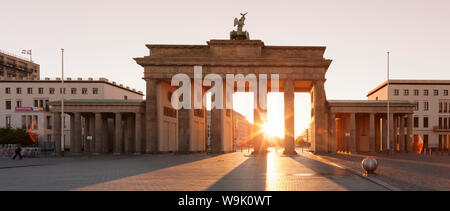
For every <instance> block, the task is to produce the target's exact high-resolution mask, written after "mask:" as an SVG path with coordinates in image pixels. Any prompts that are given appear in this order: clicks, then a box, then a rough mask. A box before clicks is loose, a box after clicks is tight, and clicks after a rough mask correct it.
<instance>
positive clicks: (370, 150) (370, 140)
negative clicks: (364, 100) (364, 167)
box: [369, 113, 375, 153]
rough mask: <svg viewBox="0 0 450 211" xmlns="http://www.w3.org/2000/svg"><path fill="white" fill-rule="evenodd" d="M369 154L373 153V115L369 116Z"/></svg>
mask: <svg viewBox="0 0 450 211" xmlns="http://www.w3.org/2000/svg"><path fill="white" fill-rule="evenodd" d="M369 152H370V153H375V114H374V113H370V114H369Z"/></svg>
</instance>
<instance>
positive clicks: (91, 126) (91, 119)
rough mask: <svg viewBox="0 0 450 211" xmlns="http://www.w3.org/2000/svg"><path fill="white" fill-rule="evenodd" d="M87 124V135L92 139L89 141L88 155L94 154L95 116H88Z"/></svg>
mask: <svg viewBox="0 0 450 211" xmlns="http://www.w3.org/2000/svg"><path fill="white" fill-rule="evenodd" d="M88 118H89V119H88V122H89V133H88V134H87V135H88V136H91V137H92V140H90V141H89V149H90V150H89V152H90V153H94V152H95V135H94V134H95V116H94V115H89V117H88Z"/></svg>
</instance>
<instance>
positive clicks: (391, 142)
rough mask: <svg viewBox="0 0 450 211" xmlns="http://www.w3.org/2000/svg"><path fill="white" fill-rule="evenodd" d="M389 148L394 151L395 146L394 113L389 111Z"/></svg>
mask: <svg viewBox="0 0 450 211" xmlns="http://www.w3.org/2000/svg"><path fill="white" fill-rule="evenodd" d="M388 118H389V134H388V136H389V149H390V151H394V150H395V149H396V148H397V147H396V146H395V139H394V127H395V124H394V114H393V113H389V117H388Z"/></svg>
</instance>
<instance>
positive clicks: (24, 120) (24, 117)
mask: <svg viewBox="0 0 450 211" xmlns="http://www.w3.org/2000/svg"><path fill="white" fill-rule="evenodd" d="M26 128H27V116H25V115H22V129H26Z"/></svg>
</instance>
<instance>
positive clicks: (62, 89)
mask: <svg viewBox="0 0 450 211" xmlns="http://www.w3.org/2000/svg"><path fill="white" fill-rule="evenodd" d="M61 142H62V143H61V145H62V146H61V147H62V149H61V152H62V154H63V155H64V150H65V148H66V146H65V142H66V141H65V140H64V48H61Z"/></svg>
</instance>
